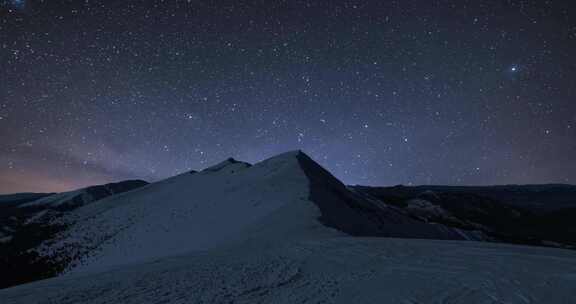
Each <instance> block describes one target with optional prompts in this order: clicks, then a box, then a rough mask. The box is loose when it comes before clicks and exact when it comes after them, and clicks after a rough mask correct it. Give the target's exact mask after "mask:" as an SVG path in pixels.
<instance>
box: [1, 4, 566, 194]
mask: <svg viewBox="0 0 576 304" xmlns="http://www.w3.org/2000/svg"><path fill="white" fill-rule="evenodd" d="M215 3H216V4H215ZM0 4H1V7H2V8H1V12H0V39H1V40H0V140H1V142H0V192H16V191H59V190H65V189H72V188H75V187H80V186H84V185H89V184H94V183H102V182H108V181H116V180H121V179H127V178H142V179H146V180H157V179H160V178H163V177H167V176H170V175H174V174H176V173H179V172H183V171H185V170H189V169H201V168H203V167H206V166H207V165H210V164H212V163H215V162H219V161H221V160H223V159H224V158H226V157H229V156H232V157H235V158H238V159H241V160H245V161H250V162H254V161H258V160H261V159H263V158H265V157H268V156H272V155H274V154H277V153H280V152H283V151H287V150H295V149H302V150H304V151H305V152H307V153H308V154H309V155H310V156H311V157H313V158H314V159H315V160H317V161H318V162H320V163H321V164H322V165H324V166H325V167H326V168H328V169H329V170H330V171H331V172H333V173H334V174H335V175H336V176H337V177H339V178H341V179H342V180H343V181H344V182H346V183H350V184H370V185H391V184H501V183H549V182H554V183H556V182H561V183H576V56H574V54H576V9H573V8H570V7H569V1H462V0H454V1H176V0H174V1H168V0H167V1H27V2H21V1H0Z"/></svg>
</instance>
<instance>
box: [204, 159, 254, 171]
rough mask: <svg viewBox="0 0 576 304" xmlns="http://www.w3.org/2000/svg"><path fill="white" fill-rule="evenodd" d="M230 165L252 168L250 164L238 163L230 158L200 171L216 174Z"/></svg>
mask: <svg viewBox="0 0 576 304" xmlns="http://www.w3.org/2000/svg"><path fill="white" fill-rule="evenodd" d="M231 165H237V166H240V167H243V168H248V167H251V166H252V165H251V164H250V163H247V162H242V161H238V160H236V159H234V158H232V157H229V158H227V159H226V160H224V161H222V162H219V163H217V164H216V165H213V166H211V167H208V168H206V169H204V170H202V171H203V172H217V171H220V170H222V169H223V168H226V167H228V166H231Z"/></svg>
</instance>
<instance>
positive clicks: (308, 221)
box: [36, 151, 482, 273]
mask: <svg viewBox="0 0 576 304" xmlns="http://www.w3.org/2000/svg"><path fill="white" fill-rule="evenodd" d="M57 221H58V222H55V223H53V224H60V225H62V226H64V227H69V228H68V229H66V230H64V231H63V232H62V233H60V234H58V235H57V236H56V237H55V238H54V239H51V240H49V241H47V242H44V243H43V244H42V245H41V246H40V247H39V248H38V249H37V250H36V251H37V252H38V253H39V254H40V256H41V257H43V258H47V259H49V260H52V261H56V262H58V263H60V264H65V272H68V273H69V272H84V271H100V270H103V269H106V268H108V267H110V266H116V265H123V264H130V263H137V262H143V261H146V260H148V259H153V258H161V257H166V256H173V255H176V254H183V253H187V252H190V251H202V250H209V249H211V248H214V247H217V246H222V245H227V244H231V243H235V242H241V241H246V240H254V239H257V240H269V239H277V238H280V239H285V240H290V239H302V238H304V239H306V238H313V237H319V236H334V235H345V234H350V235H358V236H399V237H402V236H406V237H422V238H436V239H463V240H464V239H467V240H470V239H472V240H475V239H482V235H481V233H478V232H474V231H461V230H459V229H454V228H449V227H446V226H443V225H436V224H426V223H423V222H420V221H417V220H415V219H413V218H410V217H409V216H407V215H405V214H403V213H402V212H400V211H398V210H396V209H395V208H393V207H386V206H384V205H376V203H375V202H369V201H367V200H365V199H364V198H362V197H360V196H357V195H356V194H355V193H353V192H352V191H349V190H348V189H347V188H346V186H345V185H344V184H342V183H341V182H340V181H338V180H337V179H336V178H334V177H333V176H332V175H331V174H330V173H329V172H328V171H326V170H324V169H323V168H322V167H321V166H319V165H318V164H317V163H315V162H314V161H313V160H312V159H310V158H309V157H308V156H306V155H305V154H304V153H302V152H300V151H294V152H287V153H284V154H280V155H278V156H275V157H272V158H269V159H267V160H265V161H262V162H260V163H257V164H255V165H253V166H252V165H250V164H247V163H243V162H238V161H235V160H233V159H228V160H226V161H224V162H222V163H220V164H217V165H214V166H212V167H209V168H207V169H205V170H203V171H201V172H188V173H184V174H181V175H178V176H175V177H172V178H169V179H166V180H163V181H160V182H157V183H154V184H150V185H148V186H145V187H143V188H140V189H137V190H134V191H130V192H127V193H124V194H119V195H115V196H112V197H110V198H107V199H104V200H101V201H99V202H98V203H97V204H91V205H87V206H84V207H82V208H79V209H77V210H75V211H74V212H72V213H69V214H67V215H65V216H63V217H62V218H58V219H57Z"/></svg>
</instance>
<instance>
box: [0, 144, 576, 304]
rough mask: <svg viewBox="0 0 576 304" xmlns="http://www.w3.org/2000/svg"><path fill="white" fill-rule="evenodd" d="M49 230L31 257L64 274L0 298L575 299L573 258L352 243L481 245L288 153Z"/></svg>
mask: <svg viewBox="0 0 576 304" xmlns="http://www.w3.org/2000/svg"><path fill="white" fill-rule="evenodd" d="M410 207H411V208H415V209H417V210H419V211H421V212H422V214H423V215H425V216H446V215H447V214H446V212H445V210H444V209H438V208H436V207H435V206H433V205H432V204H429V203H428V202H425V201H420V202H418V201H412V202H411V203H410ZM374 214H379V215H381V216H382V217H376V216H374ZM52 224H63V225H64V226H65V227H69V228H68V229H66V230H64V231H63V232H61V233H59V234H57V235H56V237H55V238H53V239H50V240H47V241H46V242H44V243H42V244H41V246H40V247H39V248H37V249H35V251H36V252H37V253H39V254H40V256H41V257H44V258H48V259H50V262H58V261H68V260H71V261H72V262H71V263H70V264H67V268H66V270H65V273H64V275H62V276H60V277H56V278H52V279H48V280H44V281H39V282H34V283H30V284H25V285H20V286H16V287H12V288H9V289H5V290H0V299H1V301H0V302H1V303H2V304H18V303H26V304H27V303H38V304H44V303H45V304H48V303H59V304H60V303H62V304H66V303H70V304H72V303H88V304H90V303H94V304H95V303H99V304H106V303H128V304H130V303H182V304H183V303H466V304H468V303H470V304H474V303H576V289H575V288H574V286H576V251H568V250H562V249H550V248H536V247H526V246H512V245H504V244H495V243H481V242H473V241H467V242H464V241H438V240H420V239H400V238H396V239H395V238H384V237H378V238H367V237H352V236H350V235H361V233H370V232H374V233H375V234H377V233H380V232H387V233H390V235H395V236H407V237H410V236H411V237H414V235H422V236H426V237H439V236H452V235H456V236H459V238H461V239H481V238H482V237H483V236H482V235H481V234H480V233H478V234H477V235H476V234H475V232H469V231H462V230H458V229H453V228H448V227H446V226H443V225H439V224H427V223H422V222H419V221H416V220H414V219H412V218H410V217H407V216H406V215H405V214H404V213H403V211H402V210H400V209H399V208H396V207H393V206H390V205H386V204H385V203H382V202H378V201H376V200H374V199H373V198H371V197H370V196H369V195H366V194H361V193H357V192H356V191H353V190H350V189H348V188H347V187H346V186H344V185H343V184H342V183H340V182H339V181H338V180H337V179H335V178H333V177H332V176H331V175H330V173H328V172H327V171H323V169H322V168H321V167H319V166H318V165H317V164H315V163H313V162H312V161H311V160H310V161H308V159H307V157H305V156H303V155H302V154H301V153H300V152H298V151H295V152H288V153H285V154H281V155H279V156H276V157H272V158H270V159H267V160H265V161H262V162H260V163H257V164H255V165H250V164H247V163H242V162H238V161H235V160H233V159H228V160H226V161H224V162H222V163H219V164H217V165H215V166H212V167H210V168H208V169H205V170H202V171H200V172H194V173H191V172H186V173H184V174H181V175H178V176H175V177H172V178H169V179H166V180H162V181H159V182H156V183H153V184H149V185H147V186H144V187H142V188H138V189H136V190H132V191H129V192H124V193H121V194H117V195H114V196H110V197H108V198H105V199H102V200H100V201H98V203H95V204H88V205H84V206H82V207H80V208H78V209H75V210H73V211H70V212H68V213H66V214H65V215H63V216H62V217H58V218H54V219H52ZM330 227H332V228H330ZM374 227H377V228H374ZM371 229H376V230H371ZM378 229H381V230H378ZM343 231H347V232H352V233H344V232H343ZM356 232H357V233H356ZM364 235H366V234H364Z"/></svg>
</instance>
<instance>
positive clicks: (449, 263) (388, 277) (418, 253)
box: [0, 237, 576, 304]
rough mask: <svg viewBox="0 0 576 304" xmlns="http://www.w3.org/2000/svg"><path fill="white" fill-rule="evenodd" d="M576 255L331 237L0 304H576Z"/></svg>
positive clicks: (154, 264) (177, 261)
mask: <svg viewBox="0 0 576 304" xmlns="http://www.w3.org/2000/svg"><path fill="white" fill-rule="evenodd" d="M574 286H576V252H574V251H567V250H561V249H549V248H537V247H522V246H511V245H502V244H492V243H479V242H457V241H433V240H407V239H386V238H353V237H336V238H322V239H315V240H306V241H296V242H289V241H286V242H283V243H282V244H276V245H269V244H266V242H254V243H250V244H245V245H243V246H240V247H228V248H222V249H220V250H214V251H210V252H205V253H196V254H189V255H185V256H180V257H172V258H164V259H160V260H155V261H150V262H148V263H144V264H139V265H133V266H125V267H122V268H118V269H114V270H111V271H107V272H101V273H94V274H89V275H87V274H78V275H71V276H63V277H59V278H54V279H49V280H45V281H41V282H36V283H32V284H27V285H21V286H17V287H14V288H10V289H5V290H0V299H2V300H3V301H2V303H3V304H30V303H34V304H49V303H50V304H51V303H59V304H72V303H87V304H90V303H99V304H107V303H110V304H111V303H125V304H130V303H135V304H136V303H138V304H140V303H178V304H181V303H210V304H218V303H344V304H349V303H407V304H408V303H453V304H456V303H461V304H475V303H494V304H498V303H500V304H504V303H506V304H515V303H518V304H527V303H549V304H554V303H566V304H571V303H576V288H574Z"/></svg>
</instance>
